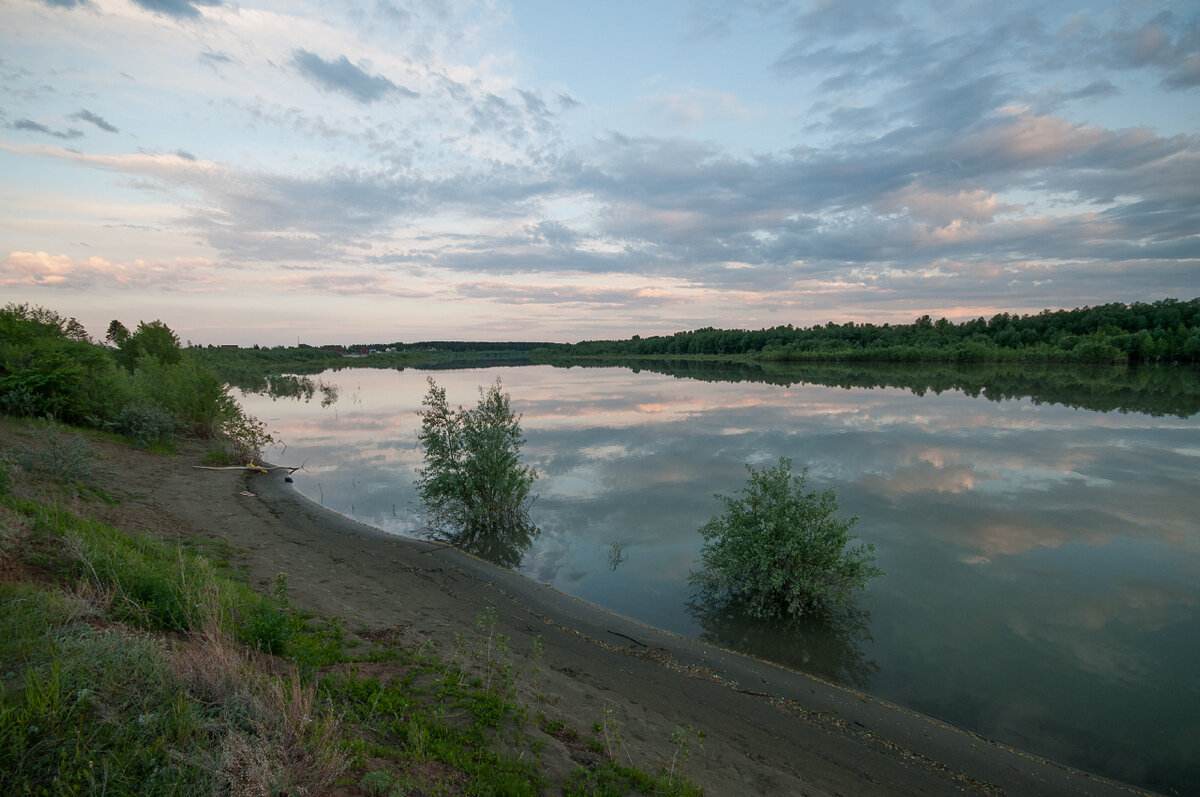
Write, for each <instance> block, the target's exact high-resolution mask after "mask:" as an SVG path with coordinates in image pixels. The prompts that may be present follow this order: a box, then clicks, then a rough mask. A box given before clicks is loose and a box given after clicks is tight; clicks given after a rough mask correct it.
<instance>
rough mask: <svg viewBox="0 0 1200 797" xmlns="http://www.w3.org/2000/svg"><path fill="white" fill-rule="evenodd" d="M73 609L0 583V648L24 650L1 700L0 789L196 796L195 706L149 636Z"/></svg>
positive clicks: (208, 784) (200, 771) (204, 785)
mask: <svg viewBox="0 0 1200 797" xmlns="http://www.w3.org/2000/svg"><path fill="white" fill-rule="evenodd" d="M80 611H82V608H81V607H79V606H78V605H76V606H70V605H69V604H67V603H66V602H65V601H64V600H63V599H62V598H61V597H59V596H57V595H55V594H54V593H50V592H47V591H45V590H41V589H38V588H35V587H31V586H19V587H14V586H11V585H7V584H0V616H4V617H5V618H6V621H5V631H6V633H5V635H4V638H5V639H6V640H7V641H8V644H7V645H6V646H5V647H4V649H3V650H0V653H2V654H4V655H3V663H4V665H5V666H6V667H8V666H12V665H13V664H15V661H14V659H13V658H12V657H11V650H12V648H13V647H17V648H19V649H24V650H27V651H29V652H30V655H29V656H28V657H27V658H25V665H24V672H23V677H22V678H21V679H20V685H19V687H18V688H16V689H13V690H11V691H10V690H5V691H4V693H3V695H2V697H0V791H2V792H3V793H5V794H31V793H32V794H42V793H45V794H103V793H108V794H134V793H143V794H150V793H159V794H167V793H171V794H202V793H210V792H211V791H212V790H213V789H214V786H215V784H214V783H213V782H212V778H211V775H210V774H209V773H207V772H206V771H205V769H204V768H203V767H201V766H199V762H198V758H197V756H196V752H197V746H198V745H199V744H201V739H199V738H198V737H201V736H202V730H201V729H202V727H203V722H202V720H201V716H200V715H201V712H202V708H201V707H200V706H199V705H198V704H197V703H194V702H192V701H190V700H189V699H188V698H187V695H186V692H185V690H184V688H183V686H182V685H181V684H180V683H179V681H178V679H177V678H176V677H175V675H174V673H173V672H172V670H171V667H170V661H169V657H168V655H167V653H166V651H165V650H164V649H163V647H162V645H161V644H159V643H158V642H157V641H155V640H153V639H150V638H145V637H136V636H130V635H127V634H124V633H121V632H120V631H119V630H114V631H110V632H106V633H101V632H97V631H95V630H93V629H92V628H91V627H90V626H88V625H86V624H84V623H82V622H78V621H76V620H75V619H74V615H75V614H77V613H79V612H80Z"/></svg>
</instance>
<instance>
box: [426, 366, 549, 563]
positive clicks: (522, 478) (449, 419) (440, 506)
mask: <svg viewBox="0 0 1200 797" xmlns="http://www.w3.org/2000/svg"><path fill="white" fill-rule="evenodd" d="M422 403H423V404H424V405H425V406H426V407H427V408H428V409H426V410H422V411H420V413H419V414H420V416H421V433H420V442H421V446H422V447H423V448H424V449H425V467H424V468H422V469H421V470H420V471H418V478H417V485H416V486H417V492H418V494H419V495H420V496H421V500H422V501H423V502H424V504H425V509H426V511H427V513H428V519H429V523H430V527H431V529H432V531H433V534H434V536H436V537H438V538H440V539H443V540H446V541H447V542H450V543H452V544H454V545H458V546H460V547H462V548H464V549H466V550H468V551H471V552H472V553H476V554H478V555H480V556H483V557H485V558H487V559H490V560H492V561H494V562H496V563H498V564H501V565H504V566H507V567H513V566H516V565H517V564H519V563H520V561H521V556H522V555H523V554H524V552H525V550H526V549H527V548H528V547H529V545H530V544H531V543H532V541H533V538H534V537H536V536H537V534H538V529H537V527H536V526H535V525H534V524H533V521H532V520H530V518H529V507H530V506H531V505H532V503H533V496H531V495H530V490H531V488H532V487H533V482H534V479H536V478H537V474H536V473H535V472H534V471H533V469H532V468H530V467H528V466H526V465H522V464H521V461H520V454H521V447H522V446H523V445H524V444H525V440H524V437H523V436H522V434H521V417H520V415H517V414H516V413H514V412H513V411H512V406H511V404H510V402H509V396H508V394H507V393H504V392H502V391H501V389H500V381H499V380H497V381H496V382H495V383H494V384H493V385H492V386H491V387H490V388H488V389H487V390H486V391H485V390H484V389H483V388H480V389H479V404H478V406H476V407H475V408H473V409H465V408H463V407H459V408H458V409H457V410H454V409H451V408H450V406H449V405H448V404H447V403H446V391H445V389H444V388H440V387H438V386H437V383H436V382H434V381H433V379H432V378H430V379H429V392H428V393H427V394H426V395H425V399H424V401H423V402H422Z"/></svg>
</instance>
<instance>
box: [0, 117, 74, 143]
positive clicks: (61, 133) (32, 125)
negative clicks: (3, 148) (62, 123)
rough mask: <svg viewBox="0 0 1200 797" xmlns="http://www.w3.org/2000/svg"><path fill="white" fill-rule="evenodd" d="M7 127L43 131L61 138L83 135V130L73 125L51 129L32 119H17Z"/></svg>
mask: <svg viewBox="0 0 1200 797" xmlns="http://www.w3.org/2000/svg"><path fill="white" fill-rule="evenodd" d="M9 127H11V128H12V129H13V130H24V131H26V132H29V133H44V134H45V135H48V136H54V137H55V138H62V139H72V138H82V137H83V131H82V130H77V129H75V128H74V127H69V128H67V129H66V130H53V129H51V128H50V127H47V126H46V125H44V124H42V123H40V122H35V121H33V120H32V119H18V120H17V121H15V122H13V123H12V124H10V125H9Z"/></svg>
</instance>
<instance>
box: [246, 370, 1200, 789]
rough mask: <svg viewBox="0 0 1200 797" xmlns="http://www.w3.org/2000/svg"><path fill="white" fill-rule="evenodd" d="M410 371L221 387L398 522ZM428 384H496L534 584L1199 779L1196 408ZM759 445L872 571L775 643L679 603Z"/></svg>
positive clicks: (1110, 758) (384, 522)
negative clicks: (829, 508) (305, 387)
mask: <svg viewBox="0 0 1200 797" xmlns="http://www.w3.org/2000/svg"><path fill="white" fill-rule="evenodd" d="M426 376H427V374H425V373H423V372H417V371H405V372H395V371H376V370H353V371H342V372H337V373H329V374H326V375H324V377H323V378H324V379H325V381H327V382H334V383H336V384H338V385H339V386H340V388H341V398H340V400H339V401H338V403H337V404H336V405H334V406H332V407H328V408H322V407H320V405H319V404H318V403H317V402H315V401H314V402H311V403H309V404H301V403H297V402H286V401H277V402H272V401H271V400H270V399H268V398H265V397H263V396H248V397H246V399H245V401H244V403H245V405H246V408H247V409H248V410H249V411H250V412H251V413H253V414H256V415H258V416H259V417H261V418H264V419H268V420H269V425H270V427H271V428H272V430H274V431H275V432H276V433H277V436H278V437H280V438H281V439H283V440H284V441H286V442H287V446H288V447H287V450H286V452H272V456H273V458H274V460H276V461H279V462H286V463H287V464H298V463H299V462H301V461H306V462H307V470H308V472H307V473H298V474H296V487H297V488H298V489H299V490H301V491H302V492H303V493H304V494H306V495H308V496H310V497H312V498H314V499H316V500H319V501H321V502H322V503H324V504H325V505H326V506H328V507H330V508H331V509H334V510H336V511H338V512H342V513H344V514H347V515H350V516H353V517H355V518H357V519H359V520H361V521H363V522H366V523H370V524H372V525H376V526H379V527H381V528H384V529H387V530H391V531H396V532H399V533H404V534H417V533H419V530H420V524H419V521H417V520H416V519H415V517H414V513H415V510H416V496H415V492H414V490H413V487H412V482H413V479H414V476H415V469H416V468H417V467H418V466H419V464H420V460H421V452H420V450H419V448H418V446H417V442H416V434H417V429H418V425H419V421H418V418H417V415H416V410H417V409H418V408H419V406H420V401H421V397H422V396H423V395H424V393H425V390H426V387H427V385H426V381H425V379H426ZM434 376H435V378H436V379H437V381H438V383H439V384H441V385H443V386H444V387H445V388H446V389H447V395H448V398H449V400H450V402H451V404H473V403H474V402H475V400H476V398H477V396H478V393H477V387H478V386H479V385H486V384H490V383H491V382H492V381H493V380H494V379H495V378H496V377H497V376H499V377H501V378H502V380H503V384H504V388H505V390H507V391H508V392H510V393H511V394H512V398H513V402H512V403H513V407H514V409H516V410H517V411H518V412H521V413H523V414H524V418H523V427H524V429H525V432H526V437H527V440H528V442H527V445H526V448H525V458H526V461H527V462H530V463H531V464H533V465H534V466H535V467H536V468H537V470H538V471H539V473H540V474H541V478H539V480H538V482H537V483H536V484H535V491H536V492H537V493H538V494H539V496H540V497H539V498H538V500H537V501H536V502H535V504H534V506H533V511H532V515H533V519H534V521H535V522H536V523H537V524H538V525H539V526H540V527H541V529H542V534H541V536H540V538H539V539H538V540H536V541H535V542H534V544H533V546H532V548H531V549H530V550H529V551H528V552H527V554H526V556H525V558H524V562H523V565H522V568H521V569H522V571H523V572H525V573H526V574H528V575H529V576H531V577H532V578H535V579H538V580H540V581H544V582H547V583H549V584H552V585H554V586H556V587H558V588H559V589H562V590H564V591H566V592H569V593H571V594H574V595H577V596H579V597H581V598H584V599H586V600H589V601H592V602H594V603H597V604H599V605H601V606H604V607H606V608H609V609H612V610H613V611H616V612H619V613H621V614H625V615H628V616H631V617H634V618H636V619H638V620H641V621H643V622H646V623H648V624H651V625H654V626H658V627H661V628H665V629H668V630H671V631H675V632H678V633H682V634H686V635H691V636H700V637H705V638H708V639H710V640H712V641H716V642H720V643H722V644H725V645H728V646H740V647H743V648H744V649H748V650H749V652H752V653H755V654H757V655H760V656H763V657H765V658H770V659H773V660H777V661H781V662H783V663H786V664H791V665H794V666H800V667H804V668H805V669H809V670H812V671H814V672H817V673H819V674H823V675H825V676H826V677H831V678H834V679H837V680H841V681H842V682H847V683H851V684H855V685H858V686H860V687H863V688H865V689H867V690H869V691H870V692H872V693H873V694H876V695H879V696H881V697H884V698H886V699H890V700H893V701H895V702H898V703H901V704H903V705H907V706H910V707H912V708H915V709H918V710H921V711H924V712H927V713H929V714H932V715H934V716H937V717H941V718H943V719H946V720H948V721H951V722H954V723H956V724H959V725H962V726H965V727H967V728H970V729H972V730H974V731H977V732H980V733H982V734H984V735H986V736H990V737H994V738H998V739H1001V740H1004V741H1007V742H1010V743H1013V744H1015V745H1017V746H1020V747H1023V748H1027V749H1032V750H1034V751H1036V752H1039V753H1041V754H1043V755H1047V756H1050V757H1052V758H1056V759H1059V760H1063V761H1067V762H1070V763H1073V764H1075V765H1078V766H1082V767H1086V768H1089V769H1093V770H1097V771H1102V772H1104V773H1107V774H1111V775H1113V776H1115V777H1119V778H1122V779H1126V780H1131V781H1135V782H1140V783H1146V784H1150V785H1155V784H1157V785H1158V786H1159V788H1163V787H1164V786H1169V785H1171V784H1172V783H1186V782H1188V780H1187V779H1188V778H1193V779H1194V780H1193V781H1192V782H1200V770H1198V769H1197V764H1196V763H1195V762H1196V761H1197V760H1200V742H1197V740H1198V739H1200V719H1198V718H1200V681H1198V679H1197V678H1196V677H1195V672H1196V666H1197V665H1196V662H1197V661H1200V606H1198V603H1200V587H1198V586H1197V585H1198V584H1200V532H1198V530H1197V521H1196V518H1198V517H1200V492H1198V491H1197V489H1196V488H1197V481H1196V472H1197V465H1198V464H1200V422H1198V421H1197V419H1196V417H1192V418H1188V419H1180V418H1177V417H1150V416H1147V415H1142V414H1138V413H1097V412H1090V411H1086V410H1076V409H1072V408H1069V407H1063V406H1054V405H1046V404H1041V405H1038V404H1035V403H1033V402H1031V401H1029V400H1025V399H1014V400H1007V401H1003V402H993V401H987V400H982V399H977V398H972V397H970V396H966V395H963V394H961V393H957V392H946V393H943V394H941V395H934V394H926V395H924V396H916V395H913V394H912V393H910V392H908V391H906V390H901V389H895V388H879V389H842V388H830V387H823V386H811V385H795V386H792V387H779V386H774V385H767V384H758V383H746V382H740V383H722V382H700V381H695V380H689V379H676V378H672V377H669V376H663V375H659V374H653V373H645V372H643V373H633V372H631V371H629V370H626V369H622V368H603V369H587V370H583V369H578V368H576V369H561V368H551V367H548V366H539V367H524V368H498V369H489V370H465V371H438V372H436V373H435V374H434ZM780 456H787V457H791V458H792V459H793V460H794V461H795V463H796V466H797V467H802V466H805V465H807V466H808V467H809V480H810V487H813V488H816V489H824V488H826V487H832V488H834V489H835V490H836V491H837V493H838V496H839V500H840V504H841V510H842V513H843V514H846V515H851V514H853V515H858V516H859V517H860V521H859V524H858V525H857V526H856V528H855V532H856V533H857V534H858V535H859V536H861V537H862V538H863V539H866V540H870V541H873V542H874V543H875V544H876V546H877V550H878V554H879V564H880V565H881V566H882V567H883V568H884V569H885V570H886V571H887V575H885V576H883V577H882V578H879V579H877V580H876V581H875V582H874V583H873V584H872V585H871V587H870V589H869V591H868V593H867V594H866V595H865V596H864V599H863V601H862V602H861V604H860V609H861V610H862V611H863V612H864V614H862V615H859V616H857V617H856V618H854V619H853V620H852V621H849V622H847V623H845V624H844V625H843V626H842V627H836V628H825V629H809V631H808V632H807V633H805V634H802V635H796V634H791V635H784V634H780V633H779V632H778V631H777V630H775V629H772V628H770V627H766V626H764V625H763V624H749V623H742V622H738V621H737V620H736V618H730V617H728V616H724V615H721V614H720V613H711V612H710V613H707V614H706V613H705V612H704V611H703V610H700V611H697V609H696V607H692V608H691V609H690V610H689V606H688V598H689V595H690V592H691V590H690V588H689V586H688V584H687V576H688V573H689V572H690V570H691V569H692V568H693V567H695V566H696V563H697V559H698V552H699V547H700V543H701V538H700V535H699V534H698V531H697V530H698V529H699V528H700V526H702V525H703V524H704V523H705V522H706V521H707V520H708V519H709V518H710V517H711V516H712V515H713V514H714V513H715V512H717V511H718V510H719V508H720V507H719V503H718V502H717V500H716V499H715V498H714V497H713V494H714V493H717V492H724V493H729V492H732V491H734V490H736V489H738V488H739V487H741V486H742V484H744V482H745V470H744V465H745V464H746V463H751V464H754V465H763V464H767V463H771V462H774V461H775V460H776V459H777V458H778V457H780ZM614 544H615V545H616V546H617V547H618V548H619V550H620V552H621V557H620V558H621V561H620V564H619V566H617V567H615V568H613V567H611V566H610V565H611V563H612V561H613V558H612V554H613V551H614Z"/></svg>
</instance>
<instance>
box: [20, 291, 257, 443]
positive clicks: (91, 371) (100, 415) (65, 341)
mask: <svg viewBox="0 0 1200 797" xmlns="http://www.w3.org/2000/svg"><path fill="white" fill-rule="evenodd" d="M108 340H109V342H110V343H111V344H113V345H111V346H105V345H102V344H99V343H96V342H94V341H92V339H91V338H90V337H89V335H88V333H87V332H86V330H84V328H83V327H82V325H80V324H79V322H78V321H76V320H75V319H74V318H65V317H63V316H61V315H59V314H58V313H56V312H54V311H53V310H48V309H46V308H43V307H31V306H30V305H26V304H22V305H17V304H9V305H6V306H5V307H4V308H3V309H0V412H3V413H4V414H5V415H12V416H18V417H31V418H47V419H50V420H53V421H57V422H61V423H67V424H72V425H75V426H80V427H85V428H90V429H97V430H102V431H107V432H111V433H115V434H118V435H121V436H124V437H126V438H128V439H129V440H131V441H132V442H133V443H134V444H136V445H139V446H143V447H147V446H150V447H160V448H166V449H169V448H170V447H171V446H172V445H173V444H174V442H176V441H177V440H179V439H181V438H182V437H185V436H194V437H202V438H209V439H214V440H217V441H220V442H221V443H222V444H224V445H226V446H227V447H228V449H229V454H230V455H231V456H233V457H235V458H237V459H240V460H241V461H243V462H248V461H250V460H252V459H255V458H257V457H259V456H260V454H261V450H262V448H263V447H264V446H265V445H267V444H269V443H270V442H271V439H270V435H269V434H268V433H267V431H266V429H265V427H264V426H263V424H262V423H261V422H259V421H257V420H256V419H254V418H250V417H248V416H247V415H245V414H244V413H243V412H242V410H241V408H240V407H239V406H238V404H237V402H236V401H234V400H233V398H232V397H231V396H230V394H229V391H228V387H227V385H226V384H225V382H224V381H223V380H222V379H221V378H220V377H219V376H218V375H217V374H216V373H215V372H214V371H213V370H212V369H210V368H208V367H206V366H205V365H204V364H203V363H202V362H200V361H199V360H197V359H196V358H195V357H194V356H193V355H192V354H191V353H190V352H189V350H187V349H184V348H183V347H182V346H180V343H179V339H178V338H177V337H176V336H175V333H174V332H172V331H171V329H170V328H169V327H168V326H166V325H165V324H163V323H162V322H161V321H152V322H149V323H147V322H142V323H141V324H139V325H138V326H137V328H136V330H135V331H133V332H130V331H129V330H128V329H127V328H126V327H125V326H124V325H123V324H121V323H120V322H119V321H115V320H114V321H113V322H112V323H111V324H110V325H109V328H108Z"/></svg>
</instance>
